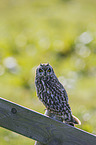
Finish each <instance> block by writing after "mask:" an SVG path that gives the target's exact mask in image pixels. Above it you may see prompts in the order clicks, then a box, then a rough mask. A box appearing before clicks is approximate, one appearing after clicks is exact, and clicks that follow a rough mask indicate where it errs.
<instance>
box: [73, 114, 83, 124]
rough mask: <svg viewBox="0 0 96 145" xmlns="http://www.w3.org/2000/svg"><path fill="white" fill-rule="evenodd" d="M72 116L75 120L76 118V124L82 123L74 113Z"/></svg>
mask: <svg viewBox="0 0 96 145" xmlns="http://www.w3.org/2000/svg"><path fill="white" fill-rule="evenodd" d="M72 117H73V120H74V124H78V125H81V121H80V120H79V119H78V118H77V117H75V116H74V115H72Z"/></svg>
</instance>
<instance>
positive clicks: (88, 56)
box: [0, 0, 96, 145]
mask: <svg viewBox="0 0 96 145" xmlns="http://www.w3.org/2000/svg"><path fill="white" fill-rule="evenodd" d="M46 62H49V63H50V64H51V65H52V66H53V68H54V70H55V73H56V75H57V76H58V78H59V79H60V81H61V82H62V84H64V86H65V88H66V90H67V92H68V95H69V103H70V106H71V108H72V113H73V114H74V115H75V116H77V117H78V118H79V119H80V120H81V122H82V125H81V126H77V127H78V128H81V129H83V130H85V131H88V132H90V133H93V134H96V95H95V94H96V1H95V0H48V1H46V0H1V1H0V97H3V98H5V99H8V100H10V101H13V102H15V103H17V104H20V105H23V106H26V107H28V108H30V109H33V110H35V111H38V112H40V113H44V108H45V107H44V106H43V104H42V103H41V102H40V101H39V99H38V98H37V97H36V90H35V85H34V80H35V69H36V67H37V66H38V65H39V64H40V63H46ZM0 144H2V145H8V144H10V145H19V144H22V145H26V144H28V145H32V144H34V141H33V140H31V139H28V138H26V137H23V136H21V135H18V134H16V133H13V132H11V131H8V130H6V129H3V128H0Z"/></svg>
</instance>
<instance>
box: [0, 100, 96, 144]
mask: <svg viewBox="0 0 96 145" xmlns="http://www.w3.org/2000/svg"><path fill="white" fill-rule="evenodd" d="M0 126H1V127H4V128H6V129H9V130H11V131H14V132H17V133H19V134H21V135H24V136H26V137H29V138H32V139H34V140H37V141H39V142H41V143H42V144H45V145H96V136H95V135H92V134H90V133H87V132H85V131H82V130H80V129H77V128H75V127H72V126H70V125H66V124H64V123H62V122H60V121H56V120H54V119H52V118H50V117H47V116H45V115H42V114H40V113H37V112H35V111H32V110H30V109H28V108H25V107H22V106H20V105H17V104H15V103H13V102H10V101H7V100H5V99H3V98H0Z"/></svg>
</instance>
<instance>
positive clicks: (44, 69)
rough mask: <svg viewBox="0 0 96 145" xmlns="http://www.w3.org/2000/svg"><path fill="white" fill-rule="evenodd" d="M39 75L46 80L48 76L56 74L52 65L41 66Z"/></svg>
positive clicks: (38, 70) (38, 71)
mask: <svg viewBox="0 0 96 145" xmlns="http://www.w3.org/2000/svg"><path fill="white" fill-rule="evenodd" d="M36 72H37V74H38V76H40V77H43V78H44V80H46V79H47V78H48V76H50V75H52V74H53V73H54V71H53V69H52V67H51V66H50V64H48V63H47V64H40V65H39V66H38V68H37V71H36Z"/></svg>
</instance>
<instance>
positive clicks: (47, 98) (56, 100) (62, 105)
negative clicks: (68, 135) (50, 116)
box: [35, 64, 80, 125]
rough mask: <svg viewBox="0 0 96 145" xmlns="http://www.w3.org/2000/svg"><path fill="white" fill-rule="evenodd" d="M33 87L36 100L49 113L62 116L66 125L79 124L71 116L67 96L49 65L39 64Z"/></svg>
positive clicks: (77, 120)
mask: <svg viewBox="0 0 96 145" xmlns="http://www.w3.org/2000/svg"><path fill="white" fill-rule="evenodd" d="M35 85H36V91H37V96H38V98H39V99H40V100H41V101H42V103H43V104H44V105H45V107H46V108H47V110H49V111H50V112H52V113H54V114H56V115H58V116H62V117H63V119H64V121H65V122H66V123H68V124H71V125H73V124H80V121H79V119H77V118H76V117H75V116H73V115H72V112H71V108H70V106H69V104H68V95H67V92H66V90H65V88H64V87H63V85H62V84H61V83H60V82H59V80H58V78H57V77H56V75H55V73H54V70H53V68H52V67H51V66H50V64H40V65H39V66H38V67H37V69H36V78H35Z"/></svg>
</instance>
